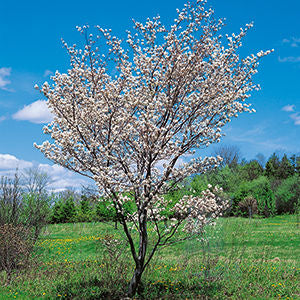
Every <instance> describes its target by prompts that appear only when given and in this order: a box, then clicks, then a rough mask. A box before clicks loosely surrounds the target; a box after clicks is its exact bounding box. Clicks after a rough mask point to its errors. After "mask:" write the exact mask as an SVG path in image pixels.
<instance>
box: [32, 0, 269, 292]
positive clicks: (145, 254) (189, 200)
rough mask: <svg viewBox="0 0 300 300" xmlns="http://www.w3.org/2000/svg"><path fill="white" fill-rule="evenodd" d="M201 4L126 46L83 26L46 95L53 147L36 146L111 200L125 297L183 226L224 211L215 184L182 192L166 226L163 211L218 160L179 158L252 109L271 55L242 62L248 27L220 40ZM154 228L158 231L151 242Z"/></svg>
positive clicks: (144, 29) (134, 35) (196, 226)
mask: <svg viewBox="0 0 300 300" xmlns="http://www.w3.org/2000/svg"><path fill="white" fill-rule="evenodd" d="M204 5H205V1H201V0H199V1H197V3H194V4H190V3H188V4H186V5H185V7H184V8H183V9H182V10H178V11H177V14H178V15H177V18H176V19H175V20H174V23H173V25H172V26H165V25H163V24H162V23H161V21H160V17H155V18H153V19H151V20H150V19H148V20H147V21H146V22H145V23H144V24H142V23H140V22H137V21H134V32H130V31H128V32H127V33H128V34H127V39H126V41H125V43H126V45H124V46H123V44H124V43H123V42H122V40H120V39H118V38H117V37H114V36H112V35H111V33H110V31H109V30H106V29H102V28H100V27H97V30H98V33H97V34H96V36H95V39H94V36H93V34H91V33H90V32H89V27H88V26H83V27H78V31H79V32H81V33H82V34H83V35H84V37H85V42H86V43H85V46H84V48H83V49H79V48H77V47H76V46H68V45H67V44H66V43H65V44H64V45H65V47H66V49H67V51H68V53H69V54H70V61H71V69H70V70H69V71H68V72H67V73H65V74H62V73H59V72H56V73H55V75H54V76H53V77H52V80H53V85H52V86H50V85H49V84H48V83H47V82H46V83H44V85H43V87H42V89H41V91H42V92H43V93H44V95H45V96H46V98H47V99H48V102H47V103H48V106H49V108H50V110H51V112H52V113H53V114H54V121H53V122H51V123H50V124H48V126H46V127H44V133H46V134H50V136H51V138H52V142H49V141H45V142H44V143H43V144H42V145H39V146H38V145H36V147H37V148H38V149H40V150H41V151H42V152H43V153H44V154H45V156H46V157H47V158H49V159H51V160H53V161H54V162H55V163H57V164H60V165H62V166H64V167H66V168H68V169H70V170H73V171H75V172H77V173H79V174H82V175H84V176H87V177H89V178H91V179H93V180H94V181H95V182H96V183H97V185H98V187H99V190H100V192H101V193H102V194H103V196H104V197H106V198H109V199H111V200H112V201H113V205H114V207H115V209H116V211H117V215H118V216H117V218H118V220H119V222H120V223H121V225H122V227H123V230H124V233H125V235H126V238H127V240H128V243H129V245H130V250H131V254H132V257H133V260H134V263H135V270H134V273H133V276H132V278H131V281H130V284H129V287H128V295H129V296H133V295H134V294H135V293H136V290H137V287H138V285H139V283H140V281H141V276H142V274H143V272H144V270H145V268H146V267H147V266H148V264H149V262H150V260H151V259H152V257H153V255H154V253H155V252H156V250H157V249H158V247H160V246H162V245H167V244H170V243H172V242H175V240H176V235H175V233H176V231H177V229H178V228H180V229H183V230H185V231H186V232H189V233H191V234H195V232H197V231H199V230H200V229H201V228H202V227H203V226H204V224H206V223H208V222H209V221H210V220H211V219H212V218H214V217H216V216H217V215H219V214H220V213H221V211H222V210H223V209H224V208H225V206H226V205H224V203H223V202H222V197H219V194H220V192H221V191H220V190H219V189H218V188H212V187H211V186H209V188H208V189H207V190H205V191H203V193H202V194H201V196H200V197H199V196H192V195H191V196H184V197H183V198H182V199H181V200H180V201H179V202H178V203H176V204H175V205H174V207H173V208H172V210H173V212H174V216H175V217H174V218H173V219H171V220H169V219H167V218H166V217H164V215H163V214H162V212H163V211H164V210H165V208H166V207H167V204H168V203H166V201H165V199H164V197H163V195H164V194H165V193H166V192H167V191H169V190H170V189H172V188H173V187H174V186H175V185H176V183H178V182H181V181H182V180H183V179H184V178H186V177H187V176H190V175H191V174H194V173H200V174H201V173H204V172H206V171H207V170H209V169H211V168H214V167H216V166H217V165H218V163H219V161H220V159H219V158H218V157H217V158H215V157H207V158H204V159H201V158H199V159H195V160H192V161H191V162H190V163H184V164H182V163H181V164H180V163H179V162H180V159H182V158H183V157H185V156H186V155H190V154H193V153H194V150H195V149H198V148H203V147H207V146H209V145H210V144H212V143H215V142H218V141H219V140H220V137H221V133H220V132H221V129H222V127H223V126H224V125H225V124H227V123H228V122H229V121H230V120H231V119H232V118H233V117H236V116H237V115H238V114H239V113H242V112H251V111H253V110H252V109H251V108H250V107H249V106H250V105H249V104H248V103H246V100H247V99H248V98H249V97H250V92H251V91H252V90H253V89H257V88H258V86H256V85H255V84H254V83H253V82H252V76H253V75H254V74H255V73H256V72H257V66H258V60H259V59H260V58H261V57H262V56H264V55H266V54H268V53H270V51H266V52H263V51H260V52H259V53H258V54H257V55H251V56H248V57H246V58H243V59H240V57H239V55H238V53H237V51H238V49H239V47H240V46H241V40H242V38H243V37H244V36H245V34H246V32H247V30H248V29H249V28H250V27H251V26H252V25H251V24H250V25H247V26H246V28H245V29H241V31H240V33H238V34H233V35H231V36H226V38H227V41H226V40H225V43H224V42H223V39H222V38H221V37H220V33H219V30H220V29H221V28H222V26H223V21H222V20H217V19H215V18H214V16H213V10H211V9H209V10H206V9H205V8H204ZM97 42H98V43H99V45H101V47H100V48H99V47H98V46H99V45H98V44H97ZM112 71H113V75H111V73H110V72H112ZM158 165H162V168H158ZM128 194H129V195H130V196H127V195H128ZM131 199H134V203H135V207H136V209H135V211H134V213H132V214H131V215H130V216H129V215H128V214H127V212H126V211H125V210H124V206H125V204H126V203H127V202H129V201H131ZM160 221H164V222H160ZM149 227H151V230H152V229H153V231H154V233H155V236H154V235H153V234H151V239H152V240H151V243H149V235H148V230H149ZM133 228H135V229H136V230H137V232H138V241H137V242H135V240H134V235H133V233H134V232H136V231H133Z"/></svg>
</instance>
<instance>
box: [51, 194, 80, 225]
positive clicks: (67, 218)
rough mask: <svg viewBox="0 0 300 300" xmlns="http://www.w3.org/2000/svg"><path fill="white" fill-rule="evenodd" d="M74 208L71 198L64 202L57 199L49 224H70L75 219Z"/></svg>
mask: <svg viewBox="0 0 300 300" xmlns="http://www.w3.org/2000/svg"><path fill="white" fill-rule="evenodd" d="M76 214H77V212H76V207H75V203H74V199H73V198H72V197H69V198H67V199H66V200H65V199H63V198H61V199H58V200H57V201H56V202H55V204H54V207H53V210H52V216H51V222H52V223H70V222H74V221H75V219H76Z"/></svg>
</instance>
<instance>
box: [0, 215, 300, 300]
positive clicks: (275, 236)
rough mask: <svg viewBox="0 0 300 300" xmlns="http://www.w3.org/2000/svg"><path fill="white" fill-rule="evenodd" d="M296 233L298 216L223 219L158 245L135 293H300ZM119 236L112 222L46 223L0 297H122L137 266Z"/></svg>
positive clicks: (1, 276) (142, 296) (287, 295)
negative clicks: (180, 239)
mask: <svg viewBox="0 0 300 300" xmlns="http://www.w3.org/2000/svg"><path fill="white" fill-rule="evenodd" d="M299 233H300V224H299V220H298V219H297V216H296V215H283V216H275V217H272V218H254V219H247V218H234V217H231V218H221V219H219V220H217V223H216V225H215V226H211V227H207V229H206V231H205V233H203V236H201V237H198V238H194V239H193V240H187V241H184V242H182V243H180V244H174V245H171V246H169V247H166V248H162V249H160V251H159V252H157V254H156V256H155V257H154V258H153V260H152V263H151V265H150V266H149V268H148V269H147V271H146V272H145V274H144V277H143V284H142V286H141V288H140V289H139V291H138V295H137V296H136V299H158V298H162V299H300V288H299V282H300V276H299V275H300V264H299V263H300V247H299V246H300V235H299ZM122 235H123V233H122V230H121V229H114V224H113V223H100V222H99V223H74V224H72V223H69V224H53V225H47V226H46V227H45V229H44V231H43V233H42V235H41V236H40V238H39V240H38V242H37V243H36V246H35V251H34V257H33V258H32V260H31V261H30V263H29V264H28V266H27V268H25V269H22V270H19V271H18V272H16V273H14V274H13V275H12V278H11V280H10V282H9V283H7V281H6V284H2V285H1V286H0V299H121V298H122V297H124V294H125V291H126V287H127V284H128V281H129V280H130V276H131V274H132V271H133V263H132V262H131V258H130V256H129V254H128V251H127V250H128V249H127V245H126V244H125V243H124V242H123V236H122ZM5 277H6V274H5V272H2V273H0V280H1V282H5Z"/></svg>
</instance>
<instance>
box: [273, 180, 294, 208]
mask: <svg viewBox="0 0 300 300" xmlns="http://www.w3.org/2000/svg"><path fill="white" fill-rule="evenodd" d="M275 199H276V209H277V212H278V213H279V214H283V213H294V212H295V207H296V205H297V203H298V202H299V199H300V177H299V175H294V176H293V177H289V178H287V179H286V180H284V181H283V182H282V183H281V185H280V186H279V187H278V189H277V190H276V193H275Z"/></svg>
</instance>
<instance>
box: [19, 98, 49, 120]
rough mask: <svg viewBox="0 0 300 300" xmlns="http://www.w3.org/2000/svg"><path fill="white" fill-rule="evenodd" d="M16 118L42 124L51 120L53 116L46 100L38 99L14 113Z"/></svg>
mask: <svg viewBox="0 0 300 300" xmlns="http://www.w3.org/2000/svg"><path fill="white" fill-rule="evenodd" d="M13 118H14V119H15V120H23V121H30V122H32V123H36V124H41V123H48V122H51V121H52V119H53V116H52V114H51V112H50V111H49V108H48V106H47V104H46V101H43V100H37V101H35V102H33V103H31V104H29V105H26V106H24V108H22V109H21V110H19V111H18V112H16V113H15V114H14V115H13Z"/></svg>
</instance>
